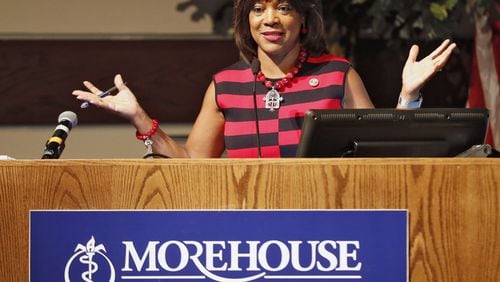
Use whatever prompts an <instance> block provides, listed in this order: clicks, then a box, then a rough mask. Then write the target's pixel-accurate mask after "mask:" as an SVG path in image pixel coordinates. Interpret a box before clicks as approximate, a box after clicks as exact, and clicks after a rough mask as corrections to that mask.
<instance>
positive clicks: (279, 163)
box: [0, 158, 500, 282]
mask: <svg viewBox="0 0 500 282" xmlns="http://www.w3.org/2000/svg"><path fill="white" fill-rule="evenodd" d="M499 188H500V160H495V159H458V158H448V159H287V160H285V159H274V160H229V159H202V160H26V161H22V160H20V161H0V206H1V218H0V228H1V233H0V243H1V251H0V281H28V277H29V211H30V210H48V209H71V210H75V209H76V210H80V209H408V210H409V211H410V222H409V231H410V233H409V250H410V252H409V275H410V280H411V281H418V282H421V281H432V282H435V281H498V280H499V279H500V267H499V266H500V243H499V241H500V240H499V239H500V227H499V226H500V216H499V212H500V201H499V200H500V199H499V198H500V191H499Z"/></svg>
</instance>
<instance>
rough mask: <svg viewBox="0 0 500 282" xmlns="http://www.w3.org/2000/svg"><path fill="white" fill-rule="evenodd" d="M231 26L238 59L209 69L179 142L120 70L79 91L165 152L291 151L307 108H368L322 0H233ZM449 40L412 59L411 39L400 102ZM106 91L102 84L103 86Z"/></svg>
mask: <svg viewBox="0 0 500 282" xmlns="http://www.w3.org/2000/svg"><path fill="white" fill-rule="evenodd" d="M234 11H235V16H234V32H235V41H236V45H237V47H238V48H239V51H240V55H241V60H240V61H238V62H236V63H235V64H233V65H231V66H229V67H227V68H225V69H223V70H221V71H220V72H218V73H216V74H215V75H214V76H213V80H212V82H211V83H210V85H209V86H208V88H207V90H206V93H205V98H204V100H203V104H202V107H201V110H200V113H199V115H198V117H197V119H196V121H195V123H194V126H193V129H192V131H191V133H190V135H189V137H188V140H187V142H186V144H185V146H181V145H179V144H177V143H176V142H175V141H174V140H173V139H172V138H170V137H169V136H168V134H167V133H166V132H164V131H163V130H161V128H160V127H159V124H158V121H157V120H155V119H154V118H152V117H150V116H148V114H147V113H146V112H145V111H144V110H143V108H142V107H141V106H140V104H139V102H138V101H137V99H136V97H135V96H134V94H133V92H132V90H131V89H129V88H128V87H127V86H126V85H125V84H124V82H123V78H122V77H121V76H120V75H116V76H115V79H114V84H115V87H116V88H117V89H118V93H117V94H116V95H102V94H103V92H102V90H101V89H99V88H98V87H96V86H95V85H93V84H92V83H91V82H88V81H85V82H84V86H85V87H86V88H87V90H75V91H74V92H73V95H75V96H76V98H77V99H79V100H83V101H87V102H89V103H91V104H92V105H94V106H98V107H101V108H104V109H107V110H110V111H112V112H115V113H117V114H119V115H121V116H123V117H124V118H125V119H127V120H129V121H130V122H131V123H132V125H133V126H134V127H135V128H136V130H137V134H136V137H137V138H138V139H140V140H143V141H144V142H145V145H146V146H148V147H149V148H150V150H151V153H153V154H156V155H161V156H168V157H192V158H209V157H220V156H221V155H222V154H223V152H224V151H226V152H227V155H228V157H233V158H249V157H250V158H251V157H266V158H279V157H294V156H295V154H296V150H297V145H298V143H299V140H300V134H301V123H302V122H301V121H302V118H303V116H304V113H305V112H307V110H309V109H312V108H314V109H336V108H338V109H340V108H373V104H372V102H371V101H370V98H369V96H368V94H367V91H366V89H365V87H364V85H363V82H362V80H361V78H360V77H359V75H358V73H357V72H356V70H354V68H353V67H352V66H351V64H350V63H349V62H348V61H347V60H346V59H344V58H340V57H335V56H333V55H330V54H329V53H328V50H327V46H326V40H325V34H324V27H323V19H322V9H321V1H318V0H254V1H247V0H235V1H234ZM455 47H456V45H455V44H454V43H451V42H450V41H449V40H445V41H444V42H443V43H442V44H441V45H440V46H439V47H438V48H436V49H435V50H434V51H433V52H432V53H431V54H429V55H428V56H426V57H425V58H423V59H422V60H417V56H418V53H419V49H418V46H412V48H411V49H410V51H409V56H408V60H407V61H406V64H405V66H404V69H403V73H402V89H401V93H400V97H399V100H398V102H397V103H396V102H395V104H397V107H398V108H416V107H420V104H421V102H422V96H421V94H420V91H419V90H420V89H421V88H422V87H423V85H424V84H425V82H426V81H427V80H429V79H430V78H431V77H432V76H433V75H434V74H435V73H436V72H437V71H439V70H440V69H442V68H443V66H444V65H445V64H446V62H447V60H448V58H449V57H450V55H451V53H452V51H453V49H454V48H455ZM104 93H106V92H104Z"/></svg>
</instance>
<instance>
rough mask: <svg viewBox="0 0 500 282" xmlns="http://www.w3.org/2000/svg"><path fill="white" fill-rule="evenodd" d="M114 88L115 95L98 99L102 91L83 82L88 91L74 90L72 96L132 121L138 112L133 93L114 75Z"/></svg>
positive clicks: (120, 78)
mask: <svg viewBox="0 0 500 282" xmlns="http://www.w3.org/2000/svg"><path fill="white" fill-rule="evenodd" d="M114 82H115V86H116V88H117V89H118V93H117V94H116V95H108V96H106V97H103V98H101V97H99V96H97V95H98V94H100V93H102V92H103V91H102V90H101V89H99V88H97V87H96V86H95V85H94V84H92V83H91V82H89V81H84V82H83V85H85V87H86V88H87V89H88V91H83V90H75V91H73V93H72V94H73V95H74V96H76V98H77V99H78V100H82V101H88V102H89V103H91V104H92V105H94V106H97V107H100V108H104V109H107V110H110V111H112V112H115V113H117V114H119V115H121V116H123V117H125V118H126V119H128V120H132V119H133V118H134V117H135V116H136V115H137V113H138V112H139V110H140V106H139V103H138V102H137V99H136V98H135V96H134V93H132V91H130V89H129V88H128V87H127V86H126V85H125V84H124V83H123V79H122V77H121V75H119V74H118V75H116V76H115V79H114Z"/></svg>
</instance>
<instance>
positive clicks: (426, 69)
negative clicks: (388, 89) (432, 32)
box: [401, 39, 457, 100]
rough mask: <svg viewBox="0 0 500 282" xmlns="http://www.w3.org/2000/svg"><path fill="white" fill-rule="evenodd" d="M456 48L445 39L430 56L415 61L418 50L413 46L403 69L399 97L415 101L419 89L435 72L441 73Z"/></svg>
mask: <svg viewBox="0 0 500 282" xmlns="http://www.w3.org/2000/svg"><path fill="white" fill-rule="evenodd" d="M456 47H457V45H456V44H455V43H452V42H451V41H450V40H449V39H446V40H445V41H443V43H441V45H440V46H439V47H438V48H436V49H435V50H434V51H433V52H432V53H431V54H429V55H428V56H427V57H425V58H423V59H422V60H420V61H417V57H418V52H419V48H418V46H417V45H413V46H412V47H411V49H410V54H409V55H408V60H407V61H406V64H405V66H404V68H403V74H402V80H403V86H402V89H401V96H403V97H404V98H405V99H407V100H415V99H416V98H417V97H418V95H419V94H418V93H419V91H420V88H422V87H423V86H424V84H425V83H426V82H427V81H428V80H429V79H430V78H431V77H432V76H433V75H434V74H435V73H436V72H438V71H441V69H442V68H443V67H444V65H445V64H446V62H447V61H448V59H449V58H450V56H451V54H452V52H453V50H454V49H455V48H456Z"/></svg>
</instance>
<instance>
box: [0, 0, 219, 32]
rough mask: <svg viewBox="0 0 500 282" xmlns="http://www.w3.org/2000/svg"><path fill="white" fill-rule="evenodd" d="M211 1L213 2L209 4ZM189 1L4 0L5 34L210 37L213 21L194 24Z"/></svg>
mask: <svg viewBox="0 0 500 282" xmlns="http://www.w3.org/2000/svg"><path fill="white" fill-rule="evenodd" d="M207 1H210V0H207ZM181 2H186V0H0V35H1V34H4V35H5V34H34V35H36V34H56V35H57V34H69V35H78V34H99V33H101V34H134V33H139V34H177V35H178V34H204V33H205V34H207V33H210V32H211V31H212V23H211V20H210V19H209V17H206V18H203V19H202V20H200V21H199V22H192V21H191V14H192V12H193V11H194V8H190V9H188V10H187V11H185V12H179V11H177V9H176V7H177V5H178V4H179V3H181Z"/></svg>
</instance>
